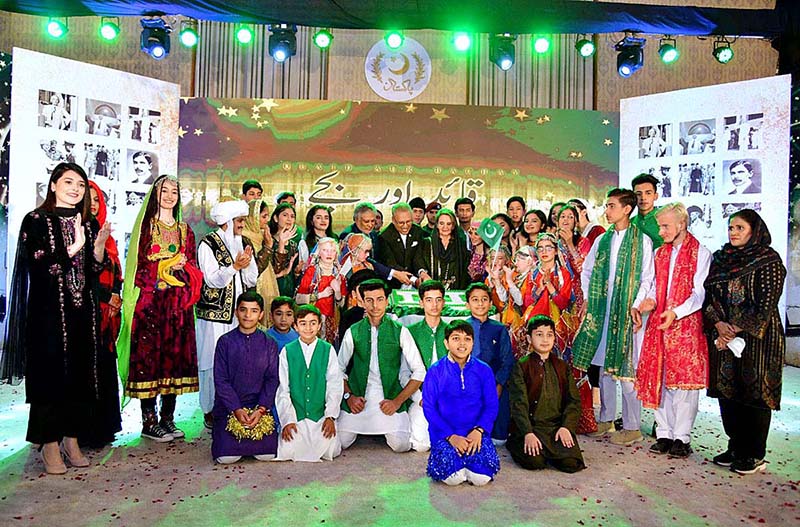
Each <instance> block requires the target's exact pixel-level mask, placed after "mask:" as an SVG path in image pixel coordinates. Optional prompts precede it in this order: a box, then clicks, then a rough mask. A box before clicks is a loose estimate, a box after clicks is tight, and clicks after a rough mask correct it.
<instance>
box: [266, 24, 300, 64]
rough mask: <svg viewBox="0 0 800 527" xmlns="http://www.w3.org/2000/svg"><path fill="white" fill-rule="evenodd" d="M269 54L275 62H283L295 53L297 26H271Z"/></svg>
mask: <svg viewBox="0 0 800 527" xmlns="http://www.w3.org/2000/svg"><path fill="white" fill-rule="evenodd" d="M269 30H270V31H271V34H270V35H269V54H270V55H272V58H273V60H275V62H284V61H285V60H286V59H288V58H290V57H294V55H295V54H296V53H297V36H296V35H295V33H297V26H295V25H289V24H272V25H270V26H269Z"/></svg>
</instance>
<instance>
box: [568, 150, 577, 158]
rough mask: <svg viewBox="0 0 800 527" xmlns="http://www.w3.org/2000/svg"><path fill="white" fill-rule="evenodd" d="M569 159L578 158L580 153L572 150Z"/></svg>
mask: <svg viewBox="0 0 800 527" xmlns="http://www.w3.org/2000/svg"><path fill="white" fill-rule="evenodd" d="M569 157H578V152H576V151H574V150H571V151H570V153H569Z"/></svg>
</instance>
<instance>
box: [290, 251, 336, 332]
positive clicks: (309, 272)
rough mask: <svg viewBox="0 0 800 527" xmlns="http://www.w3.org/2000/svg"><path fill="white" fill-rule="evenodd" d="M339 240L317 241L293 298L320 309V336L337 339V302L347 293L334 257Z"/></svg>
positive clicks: (299, 302) (300, 302)
mask: <svg viewBox="0 0 800 527" xmlns="http://www.w3.org/2000/svg"><path fill="white" fill-rule="evenodd" d="M338 256H339V244H338V243H337V242H336V240H335V239H333V238H327V237H326V238H322V239H320V240H319V241H318V242H317V243H316V248H315V249H314V252H313V253H312V254H311V256H310V259H309V262H310V263H309V265H308V267H306V270H305V272H304V273H303V277H302V278H301V279H300V285H299V286H298V287H297V295H296V296H295V300H296V301H297V303H298V304H313V305H314V306H316V308H317V309H319V310H320V312H321V313H322V328H321V333H322V338H323V340H326V341H328V342H337V337H338V331H339V305H340V304H341V301H342V298H344V297H345V296H347V288H346V286H345V283H344V281H343V280H342V279H341V278H340V273H339V266H338V262H337V258H338Z"/></svg>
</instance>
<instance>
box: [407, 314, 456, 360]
mask: <svg viewBox="0 0 800 527" xmlns="http://www.w3.org/2000/svg"><path fill="white" fill-rule="evenodd" d="M444 326H445V323H444V322H442V321H441V320H440V321H439V325H438V326H436V333H434V332H433V331H431V327H430V326H429V325H428V323H427V322H425V319H422V320H420V321H419V322H415V323H414V324H411V325H410V326H408V328H407V329H408V332H409V333H411V336H412V337H413V338H414V342H416V344H417V348H419V354H420V355H421V356H422V362H424V363H425V369H426V370H427V369H428V368H430V367H431V362H432V361H433V343H434V341H435V342H436V354H437V355H438V357H437V358H439V359H441V358H442V357H444V356H445V355H447V348H446V347H445V346H444Z"/></svg>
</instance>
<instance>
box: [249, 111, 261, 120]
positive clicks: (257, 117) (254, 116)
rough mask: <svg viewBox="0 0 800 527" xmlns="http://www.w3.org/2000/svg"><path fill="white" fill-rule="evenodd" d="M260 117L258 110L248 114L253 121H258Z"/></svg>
mask: <svg viewBox="0 0 800 527" xmlns="http://www.w3.org/2000/svg"><path fill="white" fill-rule="evenodd" d="M260 118H261V114H260V113H258V112H253V113H251V114H250V119H252V120H254V121H258V120H259V119H260Z"/></svg>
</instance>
